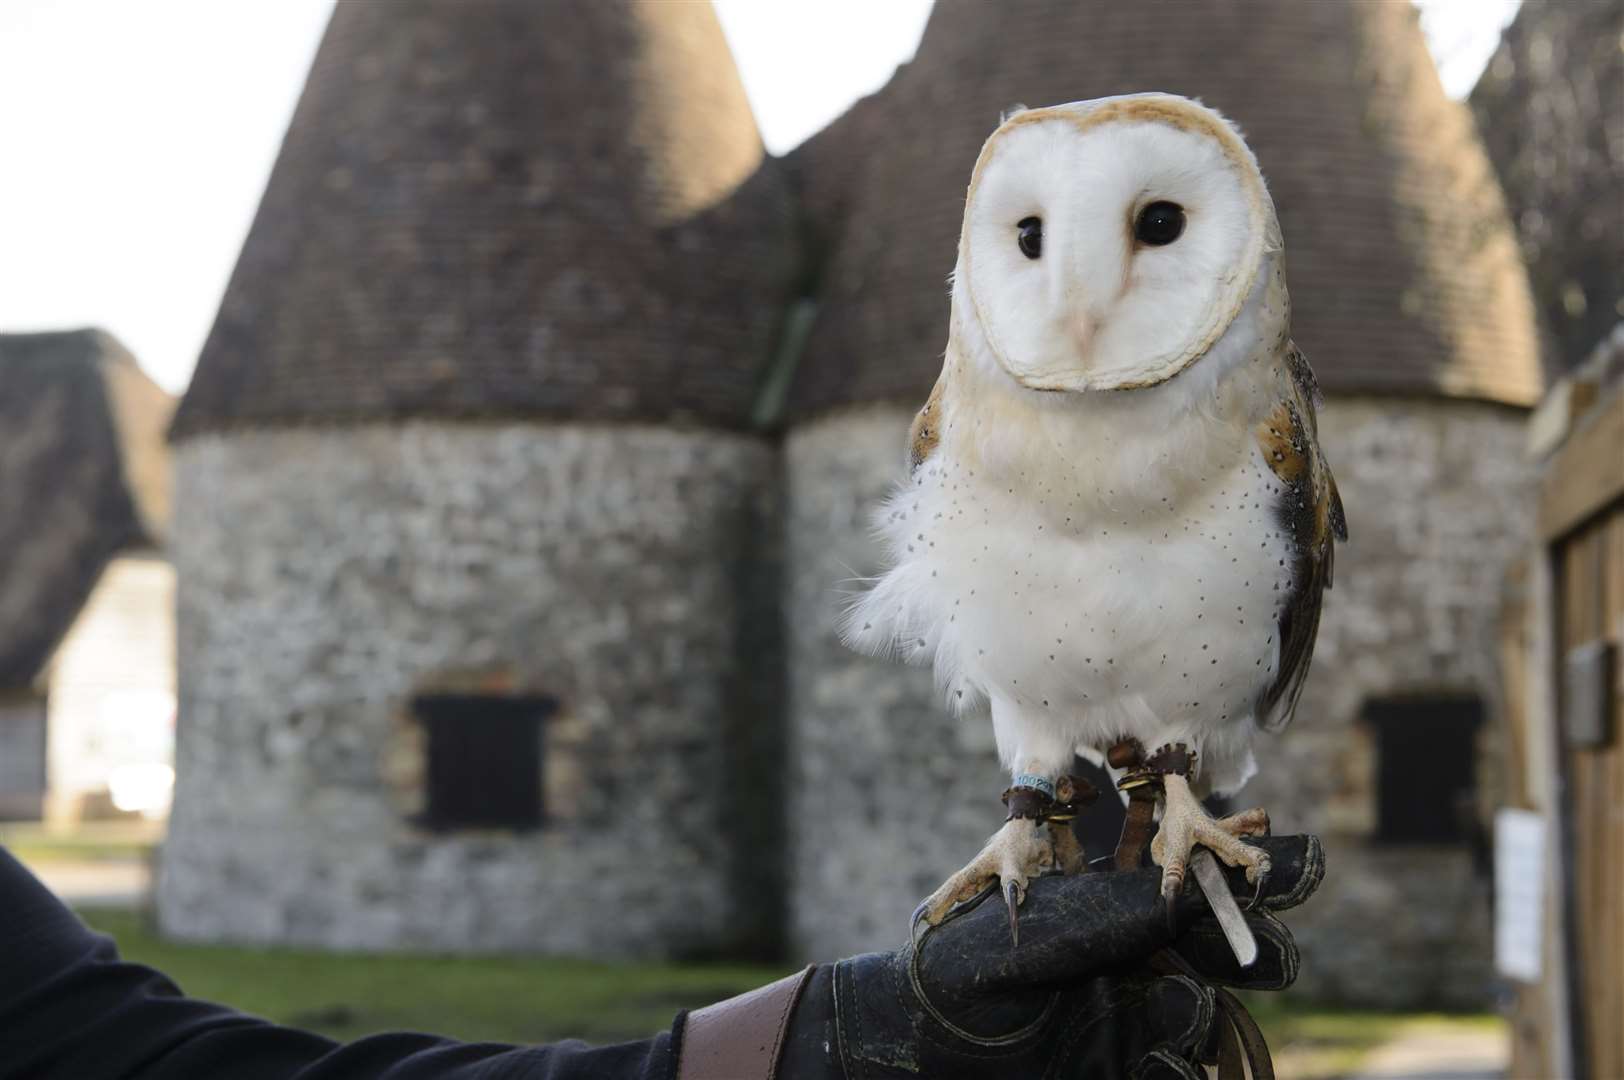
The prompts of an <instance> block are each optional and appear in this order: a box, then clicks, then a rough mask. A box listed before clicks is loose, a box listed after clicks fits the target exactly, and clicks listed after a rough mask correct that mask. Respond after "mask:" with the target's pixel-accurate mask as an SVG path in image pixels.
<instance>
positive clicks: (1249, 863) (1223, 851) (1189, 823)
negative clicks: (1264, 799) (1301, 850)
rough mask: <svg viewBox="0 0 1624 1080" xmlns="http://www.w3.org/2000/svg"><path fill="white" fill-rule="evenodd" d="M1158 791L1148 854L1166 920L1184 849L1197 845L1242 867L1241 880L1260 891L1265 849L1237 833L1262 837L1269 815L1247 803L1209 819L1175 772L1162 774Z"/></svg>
mask: <svg viewBox="0 0 1624 1080" xmlns="http://www.w3.org/2000/svg"><path fill="white" fill-rule="evenodd" d="M1163 792H1164V795H1165V798H1166V804H1165V806H1164V809H1163V810H1162V825H1161V828H1160V829H1159V830H1157V832H1156V838H1155V839H1154V840H1152V841H1151V842H1150V857H1151V858H1152V859H1153V860H1155V862H1156V865H1158V866H1160V867H1161V868H1162V900H1163V901H1164V902H1165V903H1166V904H1167V912H1168V919H1169V920H1171V919H1172V913H1173V902H1174V900H1175V899H1176V898H1177V897H1178V894H1179V890H1180V889H1182V888H1183V887H1184V875H1185V873H1186V871H1187V870H1188V869H1189V865H1190V852H1191V851H1193V850H1194V849H1195V846H1196V845H1197V844H1200V845H1202V846H1203V847H1206V848H1209V849H1211V851H1212V853H1213V854H1214V855H1216V856H1218V858H1219V859H1221V860H1223V862H1224V863H1225V865H1228V866H1244V867H1245V868H1246V880H1247V881H1249V882H1251V883H1252V884H1253V885H1255V886H1257V888H1258V890H1259V892H1261V891H1262V889H1263V885H1264V883H1265V882H1266V881H1267V880H1268V876H1269V856H1268V853H1267V852H1265V851H1264V850H1263V849H1262V848H1259V847H1254V846H1252V845H1251V844H1248V843H1246V842H1245V841H1243V840H1242V839H1241V837H1243V836H1267V835H1268V832H1269V815H1268V814H1267V813H1265V812H1264V811H1263V810H1262V809H1261V808H1253V809H1251V810H1243V811H1241V812H1240V813H1238V814H1231V815H1230V816H1229V817H1225V818H1218V819H1216V820H1214V819H1213V817H1212V815H1210V814H1208V813H1207V811H1206V808H1205V807H1203V806H1202V805H1201V802H1200V800H1199V799H1197V798H1196V797H1195V793H1194V792H1192V791H1191V790H1190V782H1189V780H1188V779H1187V778H1185V777H1184V776H1181V775H1179V774H1178V773H1171V774H1169V775H1167V776H1166V777H1165V778H1164V779H1163Z"/></svg>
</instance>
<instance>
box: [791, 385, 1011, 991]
mask: <svg viewBox="0 0 1624 1080" xmlns="http://www.w3.org/2000/svg"><path fill="white" fill-rule="evenodd" d="M912 419H913V410H911V409H904V408H900V407H884V406H880V407H874V408H870V409H864V410H859V411H852V412H845V413H841V414H837V415H835V416H832V417H830V418H828V419H823V420H819V421H817V422H814V423H812V424H808V425H805V426H803V427H801V428H799V429H797V430H796V431H794V432H793V433H792V434H791V435H790V436H789V439H788V441H787V444H786V447H785V473H786V489H787V503H788V505H787V508H786V520H785V530H784V532H785V549H784V551H785V566H786V570H785V580H786V589H787V594H786V595H787V598H786V602H785V603H786V614H787V618H788V621H789V631H788V635H787V639H786V654H787V656H788V660H789V717H790V734H789V747H790V753H789V766H788V770H789V771H788V781H789V791H788V804H789V808H790V822H791V834H790V841H791V846H790V852H791V862H790V866H791V872H790V890H789V920H790V926H789V935H790V941H791V943H792V947H793V949H794V951H795V953H796V955H797V957H800V958H808V959H824V958H829V957H836V956H844V955H848V954H850V953H853V952H858V951H862V950H867V949H887V948H894V947H895V946H896V945H897V944H898V943H900V942H901V941H903V940H905V939H906V937H907V928H908V914H909V912H910V911H912V910H913V906H914V905H915V904H916V903H918V902H919V900H920V898H922V897H923V896H925V894H926V893H928V892H930V890H931V889H934V888H935V887H936V886H937V885H938V884H940V883H941V880H942V878H944V877H945V876H946V875H947V874H948V873H949V872H951V871H952V870H954V869H956V868H957V867H959V866H961V865H962V864H963V863H964V862H965V861H966V860H968V859H969V857H970V856H971V855H973V854H975V852H976V851H977V850H978V849H979V848H980V845H981V844H982V843H983V842H984V841H985V840H986V838H987V836H988V835H989V834H990V833H992V832H993V830H994V829H995V828H996V827H997V826H998V825H999V823H1000V822H1002V820H1003V807H1002V806H1000V805H999V802H998V795H999V792H1001V791H1002V790H1003V789H1004V785H1005V782H1006V779H1005V777H1004V774H1003V773H1002V771H1001V770H1000V768H999V766H998V759H997V753H996V751H995V750H994V747H993V742H992V725H991V724H990V723H988V722H985V721H982V720H978V719H962V720H955V719H953V718H952V717H950V716H949V715H948V714H947V710H946V708H945V706H944V705H943V703H942V701H941V699H940V697H939V695H938V694H937V693H936V692H935V690H934V689H933V687H932V685H931V674H930V672H929V670H927V669H922V668H911V667H903V666H902V665H900V664H892V663H886V662H884V661H880V660H875V659H871V658H868V657H863V656H858V655H857V654H856V653H853V652H851V651H849V650H848V649H846V648H845V647H844V646H843V645H841V643H840V640H839V637H838V634H837V629H836V628H837V626H838V624H839V619H840V613H841V611H842V610H843V605H844V599H845V597H846V596H847V595H849V594H850V593H851V592H852V591H854V590H855V589H856V588H857V587H858V584H857V579H859V578H861V577H863V576H866V575H869V574H872V573H874V572H875V571H876V570H877V569H878V568H879V565H880V563H879V554H880V552H879V547H878V545H877V543H876V542H875V540H874V537H873V532H872V529H871V528H870V523H869V521H870V513H871V512H872V511H873V509H874V508H875V506H876V505H877V504H878V503H879V501H880V499H881V498H882V497H883V496H884V495H885V494H886V493H888V492H889V491H890V489H891V486H892V484H894V483H895V482H896V481H897V480H898V479H900V478H901V477H902V475H903V471H904V470H903V456H904V452H905V448H906V443H907V431H908V424H909V422H910V421H911V420H912Z"/></svg>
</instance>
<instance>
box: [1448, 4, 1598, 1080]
mask: <svg viewBox="0 0 1624 1080" xmlns="http://www.w3.org/2000/svg"><path fill="white" fill-rule="evenodd" d="M1471 104H1472V108H1473V110H1474V112H1475V113H1476V114H1477V120H1478V126H1479V128H1480V129H1481V130H1482V132H1483V138H1484V141H1485V143H1486V145H1487V147H1488V150H1489V155H1490V157H1491V158H1492V159H1493V161H1494V163H1495V166H1496V168H1497V169H1498V170H1499V173H1500V177H1501V180H1502V182H1503V184H1504V186H1505V189H1506V195H1507V200H1508V202H1509V203H1510V205H1511V208H1512V212H1513V217H1514V220H1515V222H1516V225H1517V232H1518V236H1519V239H1520V240H1521V243H1522V248H1523V253H1524V256H1525V259H1526V261H1527V263H1528V266H1529V271H1530V277H1531V279H1532V283H1533V288H1534V295H1535V297H1536V300H1537V307H1538V311H1539V314H1540V316H1541V319H1540V322H1541V330H1542V337H1543V344H1544V354H1543V355H1544V360H1545V368H1546V371H1547V372H1548V373H1550V375H1551V376H1552V377H1553V378H1554V379H1555V380H1556V381H1555V382H1554V384H1553V385H1552V386H1551V388H1550V391H1549V392H1548V393H1547V394H1546V396H1545V398H1544V400H1543V401H1541V403H1540V406H1539V409H1538V410H1537V412H1536V413H1535V414H1534V416H1533V418H1532V419H1531V421H1530V424H1529V432H1528V434H1529V438H1528V444H1529V450H1530V452H1531V454H1532V455H1533V456H1535V457H1537V458H1538V459H1539V461H1540V468H1541V477H1540V490H1539V518H1538V523H1537V532H1536V535H1535V536H1534V537H1533V539H1532V540H1531V542H1530V544H1529V546H1528V548H1527V549H1526V558H1525V559H1523V560H1522V562H1521V563H1520V564H1519V565H1518V566H1517V567H1516V568H1515V569H1514V570H1513V572H1512V573H1511V574H1510V575H1509V577H1508V580H1507V583H1506V585H1507V588H1506V595H1507V599H1508V612H1507V618H1506V620H1505V623H1504V653H1505V656H1504V659H1505V664H1504V675H1505V686H1506V699H1507V707H1508V715H1509V723H1508V724H1507V725H1506V730H1505V732H1504V737H1503V743H1502V745H1503V748H1504V771H1505V783H1504V785H1503V787H1502V790H1501V791H1500V793H1499V796H1500V799H1499V801H1500V805H1501V807H1502V811H1501V813H1500V816H1499V824H1500V827H1499V834H1498V836H1497V843H1496V856H1497V859H1498V860H1500V862H1501V863H1502V866H1501V868H1500V869H1501V872H1500V873H1499V875H1498V877H1499V887H1498V889H1497V897H1498V900H1499V904H1498V911H1497V923H1498V926H1497V937H1496V944H1497V949H1496V952H1497V960H1498V964H1499V967H1500V969H1501V971H1502V973H1503V974H1504V975H1505V976H1506V977H1507V981H1508V983H1509V984H1510V987H1511V989H1512V1004H1511V1007H1510V1009H1509V1010H1508V1012H1509V1014H1510V1016H1511V1020H1512V1024H1511V1029H1512V1061H1511V1068H1510V1075H1513V1076H1596V1077H1602V1076H1619V1075H1624V1023H1621V1022H1620V1021H1621V1020H1624V919H1621V918H1620V915H1619V906H1618V905H1619V897H1620V896H1621V895H1624V735H1621V733H1620V729H1621V722H1620V717H1624V681H1621V680H1620V678H1619V675H1618V672H1619V666H1618V665H1619V659H1618V657H1619V655H1620V650H1621V648H1624V0H1597V2H1593V3H1584V4H1558V3H1525V4H1524V5H1523V6H1522V8H1521V10H1520V12H1519V14H1518V16H1517V19H1516V21H1515V22H1514V23H1512V25H1511V26H1510V27H1509V28H1508V29H1507V31H1506V34H1505V37H1504V39H1503V40H1502V42H1501V45H1500V49H1499V51H1498V52H1497V53H1496V54H1495V56H1494V58H1493V59H1492V60H1491V61H1490V62H1489V66H1488V68H1487V70H1486V71H1485V72H1484V75H1483V78H1482V79H1481V80H1480V81H1479V83H1478V85H1477V87H1476V89H1475V90H1474V91H1473V92H1472V98H1471Z"/></svg>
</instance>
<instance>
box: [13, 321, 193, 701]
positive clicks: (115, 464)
mask: <svg viewBox="0 0 1624 1080" xmlns="http://www.w3.org/2000/svg"><path fill="white" fill-rule="evenodd" d="M173 408H174V399H173V398H171V397H170V396H169V395H168V394H166V393H164V391H163V390H162V389H160V388H159V387H158V386H157V384H155V383H154V382H153V381H152V380H151V379H149V378H147V376H146V374H145V373H143V372H142V371H141V369H140V368H139V367H137V366H136V363H135V359H134V357H132V356H131V355H130V354H129V352H128V351H127V350H126V349H125V348H124V347H123V346H122V345H120V344H119V343H118V342H117V341H116V340H114V339H113V338H112V337H111V336H110V335H108V334H106V333H103V332H102V331H100V330H71V331H62V332H52V333H39V334H0V552H4V553H5V555H4V558H3V559H0V689H14V688H17V687H24V686H27V685H29V684H30V682H31V681H32V680H33V679H34V678H35V677H36V676H38V675H39V673H40V671H41V669H42V667H43V666H44V664H45V663H46V661H47V660H49V659H50V656H51V654H52V652H53V651H54V650H55V649H56V646H57V643H58V642H59V641H60V640H61V638H62V635H63V634H65V633H66V632H67V630H68V628H69V626H71V625H72V623H73V620H74V619H75V618H76V617H77V616H78V614H79V610H80V608H82V607H83V606H84V603H85V600H86V599H87V598H88V597H89V596H90V590H91V589H92V588H94V587H95V584H96V582H97V580H98V579H99V578H100V577H101V573H102V570H103V569H104V568H105V567H106V565H107V562H108V560H110V559H111V558H112V557H113V556H114V555H116V554H118V553H119V552H120V551H122V550H125V549H127V548H132V547H148V546H152V545H156V544H158V543H160V542H161V541H162V537H163V536H164V534H165V533H166V532H167V530H168V524H169V522H168V518H169V450H168V447H167V446H165V445H164V439H163V431H164V427H165V426H166V425H167V424H168V423H169V416H170V413H171V411H172V410H173Z"/></svg>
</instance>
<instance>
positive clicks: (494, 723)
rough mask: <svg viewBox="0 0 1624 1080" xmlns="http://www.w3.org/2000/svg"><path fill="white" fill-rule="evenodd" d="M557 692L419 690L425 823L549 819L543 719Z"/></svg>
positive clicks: (527, 825) (464, 825) (449, 825)
mask: <svg viewBox="0 0 1624 1080" xmlns="http://www.w3.org/2000/svg"><path fill="white" fill-rule="evenodd" d="M557 707H558V706H557V702H555V701H553V700H552V699H551V698H534V697H532V698H525V697H509V696H493V695H480V694H433V695H425V696H422V697H418V698H417V699H415V700H414V701H413V703H412V711H413V712H414V713H415V714H416V715H417V717H418V718H419V719H420V720H421V721H422V723H423V726H424V729H425V735H426V736H427V738H426V740H425V746H426V750H425V753H426V755H427V760H426V762H425V768H424V770H423V772H424V788H425V798H424V807H423V813H422V816H421V818H420V823H421V824H422V825H424V826H426V827H428V828H431V829H480V828H487V829H488V828H505V829H533V828H536V827H537V826H539V825H541V824H542V823H543V820H544V817H545V814H544V807H545V802H544V797H545V793H544V792H543V791H542V783H541V778H542V772H543V761H542V746H543V742H542V724H543V723H544V722H545V721H546V720H547V718H548V717H549V716H551V715H552V714H553V713H554V712H555V711H556V710H557Z"/></svg>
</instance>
